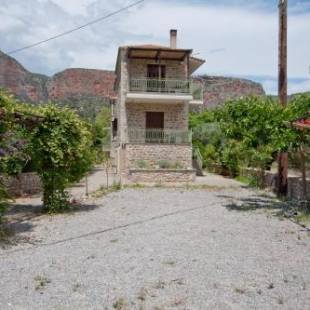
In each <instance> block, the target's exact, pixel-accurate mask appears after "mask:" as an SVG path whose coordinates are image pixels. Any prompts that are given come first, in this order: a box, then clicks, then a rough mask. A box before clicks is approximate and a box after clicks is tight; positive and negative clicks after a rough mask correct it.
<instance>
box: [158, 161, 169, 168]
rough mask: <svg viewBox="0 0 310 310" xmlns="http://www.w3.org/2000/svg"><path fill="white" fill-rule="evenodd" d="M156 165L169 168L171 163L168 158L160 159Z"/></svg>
mask: <svg viewBox="0 0 310 310" xmlns="http://www.w3.org/2000/svg"><path fill="white" fill-rule="evenodd" d="M158 166H159V168H160V169H169V168H170V167H171V164H170V162H169V161H168V160H160V161H159V162H158Z"/></svg>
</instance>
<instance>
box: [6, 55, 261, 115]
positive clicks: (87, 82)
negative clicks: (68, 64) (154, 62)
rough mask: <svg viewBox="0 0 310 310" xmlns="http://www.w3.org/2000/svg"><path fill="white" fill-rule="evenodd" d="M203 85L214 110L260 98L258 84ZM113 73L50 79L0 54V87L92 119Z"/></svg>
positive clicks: (210, 80)
mask: <svg viewBox="0 0 310 310" xmlns="http://www.w3.org/2000/svg"><path fill="white" fill-rule="evenodd" d="M200 79H203V81H204V84H205V89H206V91H205V94H204V107H208V108H209V107H210V108H212V107H215V106H217V105H220V104H222V103H224V102H225V101H226V100H227V99H234V98H238V97H241V96H245V95H249V94H257V95H263V94H264V90H263V88H262V86H261V85H260V84H258V83H255V82H252V81H250V80H243V79H236V78H225V77H215V76H201V77H200ZM114 80H115V75H114V72H113V71H106V70H92V69H67V70H64V71H62V72H60V73H57V74H55V75H54V76H52V77H48V76H45V75H41V74H34V73H31V72H30V71H28V70H27V69H25V68H24V67H23V66H22V65H21V64H20V63H18V62H17V61H16V60H15V59H14V58H12V57H10V56H8V55H5V54H3V53H1V52H0V88H4V89H7V90H8V91H9V92H11V93H12V94H14V95H15V96H16V97H17V98H18V99H20V100H22V101H24V102H29V103H33V104H40V103H43V102H47V101H53V102H57V103H59V104H61V105H68V106H70V107H72V108H75V109H76V110H78V112H80V113H81V114H82V115H84V116H87V117H90V118H93V117H94V116H95V115H96V114H97V113H98V111H99V110H100V108H101V106H102V105H106V104H108V102H109V98H110V96H114V90H113V85H114Z"/></svg>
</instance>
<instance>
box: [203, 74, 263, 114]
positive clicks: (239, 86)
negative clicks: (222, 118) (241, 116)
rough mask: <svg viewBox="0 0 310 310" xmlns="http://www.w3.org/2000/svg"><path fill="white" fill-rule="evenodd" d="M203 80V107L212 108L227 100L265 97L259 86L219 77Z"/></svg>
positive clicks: (248, 81) (209, 77)
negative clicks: (242, 97) (250, 96)
mask: <svg viewBox="0 0 310 310" xmlns="http://www.w3.org/2000/svg"><path fill="white" fill-rule="evenodd" d="M201 78H202V79H203V80H204V86H205V93H204V106H205V107H207V108H214V107H216V106H218V105H220V104H223V103H224V102H225V101H227V100H228V99H237V98H240V97H241V96H247V95H259V96H261V95H265V91H264V89H263V87H262V85H261V84H259V83H256V82H253V81H250V80H245V79H237V78H227V77H219V76H201Z"/></svg>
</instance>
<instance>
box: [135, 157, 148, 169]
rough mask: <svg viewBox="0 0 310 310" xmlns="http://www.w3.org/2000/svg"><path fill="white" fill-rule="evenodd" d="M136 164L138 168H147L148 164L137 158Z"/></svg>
mask: <svg viewBox="0 0 310 310" xmlns="http://www.w3.org/2000/svg"><path fill="white" fill-rule="evenodd" d="M136 166H137V167H138V168H139V169H147V168H149V164H148V163H147V162H146V161H145V160H143V159H137V160H136Z"/></svg>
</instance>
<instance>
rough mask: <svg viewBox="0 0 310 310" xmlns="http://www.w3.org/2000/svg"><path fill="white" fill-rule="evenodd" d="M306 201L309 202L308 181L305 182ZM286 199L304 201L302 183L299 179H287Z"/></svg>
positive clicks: (309, 186) (309, 190)
mask: <svg viewBox="0 0 310 310" xmlns="http://www.w3.org/2000/svg"><path fill="white" fill-rule="evenodd" d="M306 186H307V200H309V201H310V180H309V179H308V180H307V183H306ZM287 194H288V198H290V199H304V197H303V183H302V179H301V178H299V177H289V179H288V190H287Z"/></svg>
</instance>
